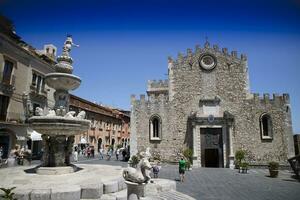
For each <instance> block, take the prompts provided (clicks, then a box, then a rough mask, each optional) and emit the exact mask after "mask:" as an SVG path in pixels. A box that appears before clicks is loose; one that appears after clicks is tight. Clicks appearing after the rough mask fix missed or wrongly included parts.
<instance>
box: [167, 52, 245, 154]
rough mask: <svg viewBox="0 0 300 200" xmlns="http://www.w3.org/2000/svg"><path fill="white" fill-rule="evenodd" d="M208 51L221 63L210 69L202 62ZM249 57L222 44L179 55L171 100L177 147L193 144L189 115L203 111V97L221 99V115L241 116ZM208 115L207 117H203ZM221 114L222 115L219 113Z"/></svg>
mask: <svg viewBox="0 0 300 200" xmlns="http://www.w3.org/2000/svg"><path fill="white" fill-rule="evenodd" d="M204 53H210V54H212V55H214V56H215V57H216V60H217V66H216V67H215V69H213V70H212V71H206V70H204V69H202V68H201V67H200V65H199V58H200V56H201V55H203V54H204ZM247 70H248V69H247V61H246V57H245V56H243V57H242V58H238V57H237V55H236V52H233V53H232V54H231V55H229V54H228V53H227V49H223V50H222V51H219V49H218V47H216V46H214V47H213V48H210V47H209V46H206V47H205V48H202V49H200V48H196V51H195V53H192V52H191V50H188V53H187V55H186V56H183V55H181V54H180V55H179V56H178V58H177V60H176V61H173V65H172V66H171V67H170V69H169V72H170V73H169V79H170V84H171V85H172V88H173V91H170V94H172V100H171V101H170V105H171V106H170V115H169V117H170V130H172V131H171V132H170V135H169V136H170V137H173V138H176V143H177V144H176V146H177V147H181V148H185V147H186V146H189V147H191V144H192V133H191V131H192V130H191V129H188V117H189V116H190V115H191V113H192V112H197V113H199V112H200V105H199V102H200V100H207V99H214V98H215V97H218V98H219V99H220V100H221V101H220V108H221V110H220V112H219V115H220V116H219V117H222V114H223V112H224V111H228V112H229V113H231V114H233V115H238V114H239V113H240V112H241V111H242V105H243V101H244V99H245V98H246V97H247V96H248V95H249V94H248V88H249V86H248V78H247ZM202 117H207V116H202ZM216 117H218V116H216Z"/></svg>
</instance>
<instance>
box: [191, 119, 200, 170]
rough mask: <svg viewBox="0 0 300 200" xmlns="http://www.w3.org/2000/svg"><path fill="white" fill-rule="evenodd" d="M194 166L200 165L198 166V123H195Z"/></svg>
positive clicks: (193, 125)
mask: <svg viewBox="0 0 300 200" xmlns="http://www.w3.org/2000/svg"><path fill="white" fill-rule="evenodd" d="M192 127H193V157H194V159H193V167H200V166H198V151H197V150H198V141H197V132H196V125H195V124H194V123H193V124H192Z"/></svg>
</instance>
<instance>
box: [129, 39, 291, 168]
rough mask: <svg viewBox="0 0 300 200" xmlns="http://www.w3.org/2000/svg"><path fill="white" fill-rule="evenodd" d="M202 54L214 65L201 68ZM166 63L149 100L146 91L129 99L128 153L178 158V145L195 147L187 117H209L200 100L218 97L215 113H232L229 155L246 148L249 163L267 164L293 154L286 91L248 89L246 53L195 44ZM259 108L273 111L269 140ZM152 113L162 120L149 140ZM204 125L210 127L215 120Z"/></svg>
mask: <svg viewBox="0 0 300 200" xmlns="http://www.w3.org/2000/svg"><path fill="white" fill-rule="evenodd" d="M204 54H209V55H212V56H213V57H215V58H216V62H217V64H216V66H215V68H214V69H212V70H205V69H203V68H202V67H201V66H200V64H199V59H200V58H201V56H202V55H204ZM168 68H169V79H168V83H169V84H168V86H167V87H166V86H165V85H164V88H163V87H161V85H160V87H158V86H157V84H156V85H155V84H154V85H150V86H149V84H148V92H147V93H148V99H146V98H145V97H144V96H141V99H140V100H137V99H135V98H134V97H132V99H131V103H132V115H131V133H132V135H131V147H132V150H131V151H132V153H136V151H142V150H144V149H145V148H146V147H151V149H152V150H154V151H156V152H159V153H160V154H161V156H162V158H163V159H165V160H176V159H177V158H178V153H179V152H180V151H181V149H182V148H185V147H192V148H193V127H192V126H193V125H190V122H189V117H191V116H193V115H195V116H196V117H197V118H199V119H206V118H207V117H208V114H206V113H205V112H204V111H203V109H204V107H201V105H200V101H202V100H204V101H205V100H212V99H219V100H220V101H219V104H218V109H219V110H218V111H217V112H216V114H214V117H217V118H220V119H222V118H224V113H225V112H228V113H230V114H231V115H232V116H233V118H234V123H233V125H232V126H233V133H231V134H232V140H233V144H232V149H233V152H231V153H232V155H234V152H235V151H236V150H238V149H245V150H246V151H247V152H248V157H249V161H250V162H251V163H252V164H266V163H267V162H269V161H271V160H274V161H279V162H281V163H285V162H286V160H287V158H288V157H290V156H292V154H293V144H292V142H293V140H292V129H291V113H290V109H289V108H288V109H287V107H289V96H288V95H285V94H284V95H283V96H279V95H274V97H272V98H271V97H270V96H269V95H264V97H263V98H261V97H258V96H257V95H256V94H251V93H250V91H249V80H248V77H249V74H248V66H247V58H246V56H245V55H242V56H241V57H239V58H238V57H237V53H236V52H235V51H234V52H232V53H231V55H229V54H228V53H227V50H226V49H223V50H222V52H221V51H219V50H218V47H217V46H214V47H213V48H210V47H209V44H208V43H206V45H205V47H204V48H202V49H201V48H199V47H197V48H196V51H195V53H192V52H191V50H188V54H187V56H183V55H182V54H179V55H178V58H177V60H175V61H173V60H172V59H170V58H169V66H168ZM152 82H153V81H152ZM152 82H151V83H152ZM164 83H166V82H164ZM216 108H217V107H216ZM216 108H213V109H216ZM263 113H268V114H269V115H270V116H271V120H272V132H273V137H272V140H262V138H261V131H260V123H259V120H260V117H261V115H262V114H263ZM152 115H159V116H160V117H161V120H162V124H161V126H162V136H161V140H160V141H151V140H150V135H149V134H150V133H149V120H150V118H151V116H152ZM204 125H207V126H213V123H212V124H204ZM222 126H223V127H225V128H224V130H225V133H224V135H223V137H224V138H223V143H224V145H225V148H224V155H225V158H224V161H225V160H226V156H227V157H228V155H229V153H230V152H229V149H230V147H231V144H229V143H228V140H229V133H228V131H227V130H228V128H229V125H228V124H222ZM230 126H231V124H230ZM199 133H200V132H199ZM199 145H200V144H199ZM135 147H136V148H135ZM194 148H195V147H194ZM194 151H195V150H194ZM224 165H225V164H224ZM226 165H228V163H227V164H226Z"/></svg>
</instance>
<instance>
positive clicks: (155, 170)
mask: <svg viewBox="0 0 300 200" xmlns="http://www.w3.org/2000/svg"><path fill="white" fill-rule="evenodd" d="M160 168H161V166H159V164H158V163H154V166H153V168H152V172H153V178H158V173H159V171H160Z"/></svg>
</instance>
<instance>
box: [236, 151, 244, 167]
mask: <svg viewBox="0 0 300 200" xmlns="http://www.w3.org/2000/svg"><path fill="white" fill-rule="evenodd" d="M245 154H246V152H245V151H244V150H237V151H236V152H235V160H236V164H237V165H239V166H240V165H241V163H242V160H244V159H245Z"/></svg>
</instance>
